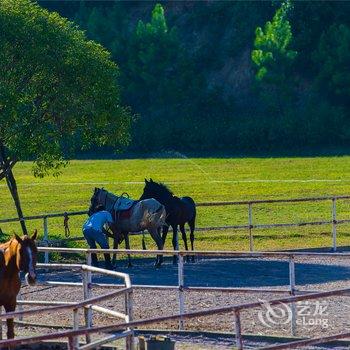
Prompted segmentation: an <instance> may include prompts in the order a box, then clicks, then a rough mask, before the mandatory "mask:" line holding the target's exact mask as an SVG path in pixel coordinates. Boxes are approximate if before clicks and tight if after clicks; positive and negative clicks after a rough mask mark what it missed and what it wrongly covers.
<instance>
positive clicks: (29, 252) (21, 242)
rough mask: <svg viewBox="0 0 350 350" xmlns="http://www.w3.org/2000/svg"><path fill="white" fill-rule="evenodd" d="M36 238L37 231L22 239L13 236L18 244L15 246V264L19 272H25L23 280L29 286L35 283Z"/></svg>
mask: <svg viewBox="0 0 350 350" xmlns="http://www.w3.org/2000/svg"><path fill="white" fill-rule="evenodd" d="M36 236H37V230H35V231H34V233H33V234H32V236H31V237H29V236H27V235H26V236H23V237H22V238H21V237H19V236H18V235H15V239H16V241H17V242H18V245H17V258H16V263H17V267H18V269H19V270H20V271H23V272H25V279H26V282H27V283H28V284H29V285H31V286H32V285H34V284H35V283H36V272H35V267H36V262H37V255H38V250H37V248H36V244H35V240H36Z"/></svg>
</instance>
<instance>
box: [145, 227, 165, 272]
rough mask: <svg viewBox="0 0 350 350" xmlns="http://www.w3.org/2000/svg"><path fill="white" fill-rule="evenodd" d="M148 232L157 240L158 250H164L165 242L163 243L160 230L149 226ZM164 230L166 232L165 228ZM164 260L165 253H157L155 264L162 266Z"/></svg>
mask: <svg viewBox="0 0 350 350" xmlns="http://www.w3.org/2000/svg"><path fill="white" fill-rule="evenodd" d="M148 232H149V233H150V235H151V237H152V238H153V240H154V241H155V242H156V244H157V248H158V250H163V247H164V243H163V239H162V237H161V236H160V234H159V230H158V229H157V228H149V229H148ZM163 232H164V229H163ZM162 262H163V255H157V257H156V262H155V264H154V266H156V267H160V265H161V264H162Z"/></svg>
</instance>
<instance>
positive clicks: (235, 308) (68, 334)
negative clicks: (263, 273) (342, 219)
mask: <svg viewBox="0 0 350 350" xmlns="http://www.w3.org/2000/svg"><path fill="white" fill-rule="evenodd" d="M349 293H350V288H346V289H337V290H331V291H326V292H318V293H313V294H309V295H301V296H292V297H287V298H279V299H273V300H270V301H269V304H270V305H278V304H281V303H286V304H290V303H296V302H298V301H303V300H315V299H320V298H321V299H324V298H329V297H333V296H342V295H348V294H349ZM263 306H264V302H262V301H258V302H253V303H248V304H239V305H230V306H225V307H219V308H212V309H208V310H200V311H193V312H188V313H185V314H183V315H180V314H177V315H170V316H161V317H155V318H149V319H142V320H138V321H131V322H129V323H127V322H124V323H121V324H113V325H108V326H100V327H93V328H88V327H85V328H82V329H77V330H72V331H63V332H56V333H53V334H47V335H40V336H34V337H25V338H18V339H12V340H1V341H0V347H2V346H10V347H11V346H16V345H17V346H18V345H21V344H33V343H38V342H41V341H44V340H51V339H58V338H68V349H69V350H75V349H76V347H75V344H76V343H75V339H77V337H79V336H81V335H87V334H92V333H98V332H103V333H106V332H113V331H114V332H115V331H117V330H121V329H125V328H126V327H133V328H134V327H139V326H144V325H149V324H152V323H159V322H164V321H171V320H180V319H191V318H197V317H201V316H208V315H216V314H223V313H232V312H233V313H234V324H235V331H234V334H235V340H236V346H237V348H238V350H243V348H244V341H243V340H244V339H243V336H242V327H241V315H240V312H241V311H242V310H248V309H253V308H261V307H263ZM25 313H26V311H22V314H25ZM14 314H15V313H12V315H14ZM18 314H19V312H17V313H16V316H18ZM348 337H350V332H344V333H340V334H334V335H332V336H328V337H320V338H312V339H306V340H301V341H297V342H288V343H284V344H281V345H277V346H273V347H270V349H288V348H294V347H302V346H307V345H312V344H319V343H326V342H329V341H334V340H337V339H344V338H348ZM91 346H92V344H87V345H86V346H83V347H81V349H87V348H89V349H90V348H91Z"/></svg>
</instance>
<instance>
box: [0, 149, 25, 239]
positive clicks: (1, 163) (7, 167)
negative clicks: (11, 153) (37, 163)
mask: <svg viewBox="0 0 350 350" xmlns="http://www.w3.org/2000/svg"><path fill="white" fill-rule="evenodd" d="M14 163H15V162H14V161H12V162H11V161H10V159H8V157H7V155H6V151H5V147H4V145H3V144H2V143H1V142H0V169H1V170H2V173H3V174H4V175H5V179H6V183H7V187H8V188H9V190H10V193H11V196H12V198H13V201H14V202H15V206H16V209H17V214H18V218H19V219H21V221H20V223H21V227H22V232H23V234H24V235H26V234H27V233H28V231H27V227H26V223H25V221H24V220H23V212H22V208H21V202H20V200H19V196H18V190H17V184H16V179H15V177H14V176H13V172H12V167H13V165H14ZM0 175H1V174H0Z"/></svg>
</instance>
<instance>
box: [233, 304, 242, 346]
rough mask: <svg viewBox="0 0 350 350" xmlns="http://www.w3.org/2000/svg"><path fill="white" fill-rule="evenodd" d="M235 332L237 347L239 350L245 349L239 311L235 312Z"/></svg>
mask: <svg viewBox="0 0 350 350" xmlns="http://www.w3.org/2000/svg"><path fill="white" fill-rule="evenodd" d="M234 315H235V330H236V334H235V336H236V347H237V349H238V350H242V349H243V339H242V326H241V318H240V314H239V310H235V313H234Z"/></svg>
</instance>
